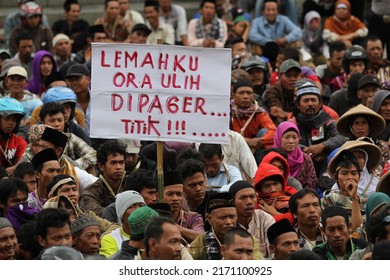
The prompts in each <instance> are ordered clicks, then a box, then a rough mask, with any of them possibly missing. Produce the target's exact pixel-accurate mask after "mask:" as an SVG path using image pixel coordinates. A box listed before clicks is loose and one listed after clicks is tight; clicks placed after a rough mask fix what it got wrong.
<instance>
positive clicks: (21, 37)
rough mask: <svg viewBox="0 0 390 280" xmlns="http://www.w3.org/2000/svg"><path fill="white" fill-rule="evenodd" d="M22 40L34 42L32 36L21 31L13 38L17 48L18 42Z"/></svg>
mask: <svg viewBox="0 0 390 280" xmlns="http://www.w3.org/2000/svg"><path fill="white" fill-rule="evenodd" d="M23 40H32V41H33V42H34V36H33V35H32V34H31V33H29V32H26V31H22V32H20V33H18V35H17V36H16V38H15V41H16V45H17V46H19V43H20V41H23Z"/></svg>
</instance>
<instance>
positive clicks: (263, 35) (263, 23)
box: [249, 15, 302, 46]
mask: <svg viewBox="0 0 390 280" xmlns="http://www.w3.org/2000/svg"><path fill="white" fill-rule="evenodd" d="M277 38H286V40H287V42H288V43H291V42H295V41H298V40H300V39H301V38H302V31H301V29H300V28H299V27H298V26H296V25H295V24H294V23H293V22H292V21H291V20H290V19H289V18H288V17H286V16H283V15H277V17H276V20H275V22H274V23H273V24H270V23H269V22H268V21H267V19H266V18H265V17H264V16H261V17H259V18H255V19H254V20H253V23H252V27H251V30H250V32H249V40H250V41H251V42H253V43H256V44H259V45H260V46H264V45H265V44H266V43H267V42H270V41H274V40H276V39H277Z"/></svg>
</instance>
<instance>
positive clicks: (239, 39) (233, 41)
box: [224, 36, 245, 49]
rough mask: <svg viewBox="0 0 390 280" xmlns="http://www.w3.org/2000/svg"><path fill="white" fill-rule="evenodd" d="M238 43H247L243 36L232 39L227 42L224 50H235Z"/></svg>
mask: <svg viewBox="0 0 390 280" xmlns="http://www.w3.org/2000/svg"><path fill="white" fill-rule="evenodd" d="M238 43H245V42H244V39H243V38H242V37H241V36H240V37H231V38H229V39H227V40H226V42H225V45H224V48H227V49H231V48H233V46H234V45H235V44H238Z"/></svg>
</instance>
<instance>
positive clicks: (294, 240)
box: [267, 219, 300, 260]
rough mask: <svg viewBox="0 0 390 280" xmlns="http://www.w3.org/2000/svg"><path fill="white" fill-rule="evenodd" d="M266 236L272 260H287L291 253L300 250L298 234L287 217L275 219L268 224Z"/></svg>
mask: <svg viewBox="0 0 390 280" xmlns="http://www.w3.org/2000/svg"><path fill="white" fill-rule="evenodd" d="M267 236H268V240H269V242H270V245H269V249H270V251H271V253H272V254H273V257H272V259H273V260H287V259H288V258H289V257H290V255H291V254H293V253H294V252H296V251H299V250H300V248H299V244H298V234H297V233H296V232H295V230H294V228H293V226H292V225H291V224H290V222H289V221H288V220H287V219H282V220H280V221H277V222H276V223H274V224H273V225H272V226H270V227H269V228H268V231H267Z"/></svg>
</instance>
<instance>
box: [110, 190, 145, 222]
mask: <svg viewBox="0 0 390 280" xmlns="http://www.w3.org/2000/svg"><path fill="white" fill-rule="evenodd" d="M135 203H143V204H145V200H144V198H143V197H142V196H141V195H140V194H139V193H138V192H136V191H125V192H122V193H119V194H118V195H117V196H116V200H115V211H116V215H117V216H118V224H119V225H122V218H123V215H124V214H125V212H126V210H127V209H128V208H129V207H130V206H132V205H133V204H135Z"/></svg>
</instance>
